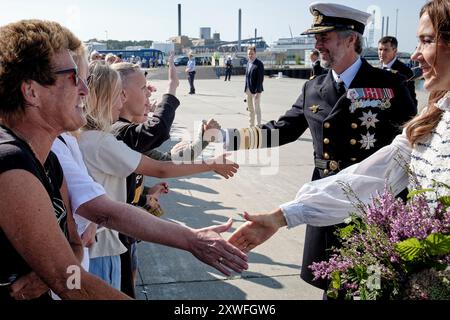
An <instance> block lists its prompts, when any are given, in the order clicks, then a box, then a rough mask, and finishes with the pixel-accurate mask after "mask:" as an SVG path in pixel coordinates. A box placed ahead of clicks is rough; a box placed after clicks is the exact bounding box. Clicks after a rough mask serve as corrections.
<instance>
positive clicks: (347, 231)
mask: <svg viewBox="0 0 450 320" xmlns="http://www.w3.org/2000/svg"><path fill="white" fill-rule="evenodd" d="M354 229H355V225H354V224H351V225H349V226H346V227H345V228H341V229H340V230H339V233H340V234H339V236H340V238H341V239H344V240H345V239H347V238H348V237H350V236H351V234H352V232H353V230H354Z"/></svg>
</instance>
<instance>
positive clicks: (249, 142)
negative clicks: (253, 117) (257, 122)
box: [235, 127, 262, 150]
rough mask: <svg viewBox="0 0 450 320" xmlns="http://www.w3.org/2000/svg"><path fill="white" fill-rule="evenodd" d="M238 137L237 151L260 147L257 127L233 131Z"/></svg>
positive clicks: (259, 131)
mask: <svg viewBox="0 0 450 320" xmlns="http://www.w3.org/2000/svg"><path fill="white" fill-rule="evenodd" d="M235 134H237V135H238V136H239V138H238V141H239V147H238V148H237V150H249V149H258V148H260V147H261V146H262V142H261V136H262V134H261V129H260V128H258V127H250V128H242V129H238V130H236V131H235Z"/></svg>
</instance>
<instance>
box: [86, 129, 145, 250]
mask: <svg viewBox="0 0 450 320" xmlns="http://www.w3.org/2000/svg"><path fill="white" fill-rule="evenodd" d="M79 144H80V149H81V152H82V154H83V159H84V162H85V163H86V166H87V169H88V171H89V174H90V175H91V176H92V178H94V180H95V181H97V182H98V183H100V184H101V185H102V186H103V187H104V188H105V191H106V193H107V194H108V196H109V197H110V198H112V199H114V200H116V201H120V202H126V201H127V185H126V177H128V176H129V175H130V174H131V173H133V172H134V171H135V170H136V168H137V167H138V165H139V162H140V161H141V158H142V154H140V153H138V152H136V151H134V150H132V149H130V148H129V147H128V146H127V145H126V144H125V143H123V142H122V141H118V140H117V139H116V138H115V137H114V136H113V135H112V134H111V133H105V132H102V131H85V132H83V133H82V134H81V136H80V142H79ZM124 252H126V248H125V247H124V246H123V244H122V243H121V242H120V240H119V236H118V232H117V231H114V230H110V229H107V228H99V229H98V230H97V242H96V243H95V244H94V245H93V246H92V247H91V248H90V250H89V255H90V257H91V258H96V257H104V256H114V255H119V254H122V253H124Z"/></svg>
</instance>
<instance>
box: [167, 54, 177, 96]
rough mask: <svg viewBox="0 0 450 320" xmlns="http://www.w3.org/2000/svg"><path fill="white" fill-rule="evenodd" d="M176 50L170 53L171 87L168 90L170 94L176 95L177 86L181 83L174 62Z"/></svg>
mask: <svg viewBox="0 0 450 320" xmlns="http://www.w3.org/2000/svg"><path fill="white" fill-rule="evenodd" d="M173 61H174V52H171V53H170V56H169V59H168V62H169V88H168V90H167V93H168V94H171V95H173V96H176V93H177V88H178V86H179V85H180V79H178V74H177V68H176V67H175V64H174V62H173Z"/></svg>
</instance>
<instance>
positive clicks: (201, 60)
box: [195, 56, 211, 66]
mask: <svg viewBox="0 0 450 320" xmlns="http://www.w3.org/2000/svg"><path fill="white" fill-rule="evenodd" d="M195 64H196V65H197V66H210V65H211V57H206V56H201V57H195Z"/></svg>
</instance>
